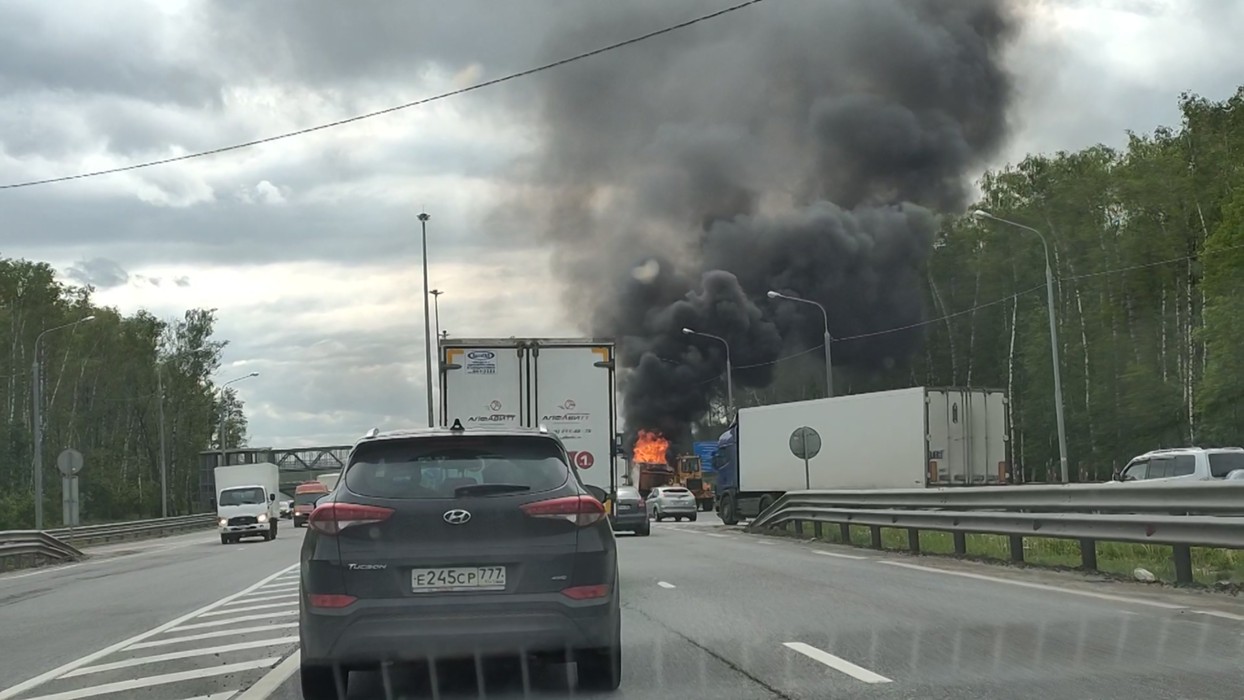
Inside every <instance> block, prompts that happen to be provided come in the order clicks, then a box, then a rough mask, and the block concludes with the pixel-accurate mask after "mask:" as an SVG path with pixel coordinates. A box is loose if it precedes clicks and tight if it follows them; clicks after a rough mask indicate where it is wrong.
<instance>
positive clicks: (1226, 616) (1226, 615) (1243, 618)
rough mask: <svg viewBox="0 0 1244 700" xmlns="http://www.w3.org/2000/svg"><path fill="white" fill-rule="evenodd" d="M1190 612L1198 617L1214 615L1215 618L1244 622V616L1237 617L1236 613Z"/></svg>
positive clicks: (1216, 611) (1218, 611)
mask: <svg viewBox="0 0 1244 700" xmlns="http://www.w3.org/2000/svg"><path fill="white" fill-rule="evenodd" d="M1189 612H1194V613H1196V614H1198V615H1212V616H1214V617H1221V618H1224V619H1227V620H1237V621H1244V615H1237V614H1235V613H1229V612H1223V611H1221V610H1190V611H1189Z"/></svg>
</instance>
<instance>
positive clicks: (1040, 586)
mask: <svg viewBox="0 0 1244 700" xmlns="http://www.w3.org/2000/svg"><path fill="white" fill-rule="evenodd" d="M877 563H878V564H885V565H887V566H900V567H902V568H904V569H913V570H915V571H926V572H929V573H933V574H945V575H947V576H960V577H963V578H971V579H976V580H977V581H989V582H990V583H1005V584H1007V585H1010V586H1019V587H1020V588H1031V589H1034V590H1038V591H1050V592H1053V593H1070V594H1071V595H1078V596H1084V597H1086V598H1097V599H1098V600H1111V601H1115V602H1117V603H1131V604H1134V605H1147V606H1149V607H1151V608H1162V609H1163V610H1186V609H1187V608H1188V606H1187V605H1178V604H1176V603H1162V602H1160V601H1156V600H1145V599H1144V598H1128V597H1127V596H1122V595H1111V594H1110V593H1098V592H1096V591H1078V590H1076V589H1074V588H1063V587H1061V586H1051V585H1049V584H1046V583H1033V582H1031V581H1015V580H1012V579H1005V578H999V577H997V576H986V575H985V574H974V573H971V572H967V571H950V570H948V569H939V568H937V567H933V566H921V565H919V564H908V563H907V562H905V561H879V562H877ZM0 700H3V698H0Z"/></svg>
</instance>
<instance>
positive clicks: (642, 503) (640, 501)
mask: <svg viewBox="0 0 1244 700" xmlns="http://www.w3.org/2000/svg"><path fill="white" fill-rule="evenodd" d="M636 505H637V506H638V507H640V508H643V507H644V499H642V498H641V499H639V503H637V504H636Z"/></svg>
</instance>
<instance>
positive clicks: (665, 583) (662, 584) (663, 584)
mask: <svg viewBox="0 0 1244 700" xmlns="http://www.w3.org/2000/svg"><path fill="white" fill-rule="evenodd" d="M657 585H658V586H660V587H661V588H677V586H675V585H674V584H672V583H670V582H669V581H657Z"/></svg>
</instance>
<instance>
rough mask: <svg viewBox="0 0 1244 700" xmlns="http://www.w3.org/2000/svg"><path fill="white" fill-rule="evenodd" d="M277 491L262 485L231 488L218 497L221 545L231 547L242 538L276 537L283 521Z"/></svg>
mask: <svg viewBox="0 0 1244 700" xmlns="http://www.w3.org/2000/svg"><path fill="white" fill-rule="evenodd" d="M279 508H280V506H278V505H277V502H276V492H274V491H268V489H267V488H265V487H264V486H262V485H260V484H251V485H249V486H230V487H229V488H226V489H222V490H221V491H220V493H219V494H218V495H217V497H216V517H218V518H219V519H220V523H219V526H220V543H221V544H230V543H232V542H237V541H239V540H241V539H242V538H243V537H255V536H259V537H262V538H263V539H264V540H265V541H267V540H271V539H272V538H274V537H276V523H277V521H278V520H280V517H281V513H280V510H279Z"/></svg>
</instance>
